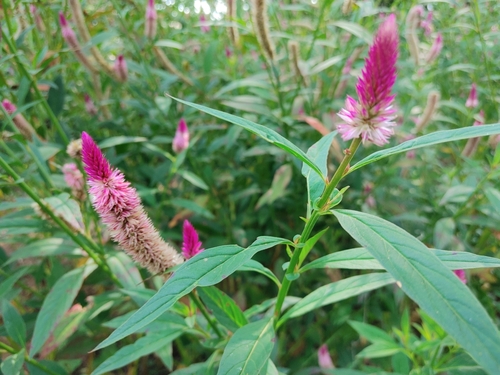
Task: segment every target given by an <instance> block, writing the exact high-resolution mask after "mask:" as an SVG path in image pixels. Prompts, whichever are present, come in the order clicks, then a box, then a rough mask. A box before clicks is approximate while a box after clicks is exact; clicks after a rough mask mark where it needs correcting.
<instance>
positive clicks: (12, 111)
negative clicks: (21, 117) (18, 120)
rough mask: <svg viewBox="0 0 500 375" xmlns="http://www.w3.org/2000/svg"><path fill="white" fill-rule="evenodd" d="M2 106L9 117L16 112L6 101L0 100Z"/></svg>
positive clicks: (8, 101) (10, 103)
mask: <svg viewBox="0 0 500 375" xmlns="http://www.w3.org/2000/svg"><path fill="white" fill-rule="evenodd" d="M2 106H3V108H4V109H5V110H6V111H7V113H8V114H9V115H11V114H13V113H14V112H15V111H17V107H16V106H15V105H14V104H13V103H12V102H11V101H10V100H8V99H4V100H2Z"/></svg>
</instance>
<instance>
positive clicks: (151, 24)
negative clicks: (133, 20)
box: [144, 0, 158, 39]
mask: <svg viewBox="0 0 500 375" xmlns="http://www.w3.org/2000/svg"><path fill="white" fill-rule="evenodd" d="M157 18H158V15H157V14H156V8H155V2H154V0H148V5H147V6H146V22H145V24H144V25H145V30H144V34H145V35H146V38H148V39H154V38H155V36H156V29H157Z"/></svg>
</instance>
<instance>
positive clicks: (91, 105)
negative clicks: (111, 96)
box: [85, 94, 97, 116]
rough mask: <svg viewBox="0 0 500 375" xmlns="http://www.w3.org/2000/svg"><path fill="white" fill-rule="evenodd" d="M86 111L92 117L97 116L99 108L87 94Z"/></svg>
mask: <svg viewBox="0 0 500 375" xmlns="http://www.w3.org/2000/svg"><path fill="white" fill-rule="evenodd" d="M85 110H86V111H87V113H88V114H89V115H91V116H95V115H97V108H96V106H95V105H94V102H93V101H92V99H90V96H89V95H88V94H85Z"/></svg>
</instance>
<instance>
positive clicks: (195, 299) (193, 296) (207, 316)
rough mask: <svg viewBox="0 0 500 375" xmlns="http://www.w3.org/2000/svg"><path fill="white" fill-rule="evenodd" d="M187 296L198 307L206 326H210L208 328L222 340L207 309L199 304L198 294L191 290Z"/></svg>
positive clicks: (215, 323) (201, 303)
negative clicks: (206, 323)
mask: <svg viewBox="0 0 500 375" xmlns="http://www.w3.org/2000/svg"><path fill="white" fill-rule="evenodd" d="M189 296H190V297H191V300H192V301H193V302H194V304H195V305H196V307H198V309H199V310H200V311H201V313H202V314H203V316H204V317H205V319H206V320H207V322H208V324H210V326H211V327H212V328H213V330H214V332H215V334H216V335H217V336H219V338H223V337H224V336H223V335H222V333H221V331H220V330H219V327H217V322H216V321H215V320H214V319H213V318H212V317H211V316H210V314H209V313H208V311H207V308H206V307H205V305H204V304H203V302H201V299H200V296H198V292H196V290H193V292H192V293H191V294H190V295H189Z"/></svg>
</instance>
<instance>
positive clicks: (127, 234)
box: [82, 132, 183, 274]
mask: <svg viewBox="0 0 500 375" xmlns="http://www.w3.org/2000/svg"><path fill="white" fill-rule="evenodd" d="M82 159H83V163H84V164H85V167H84V169H85V172H86V173H87V175H88V184H89V186H90V188H89V194H90V196H91V198H92V205H93V206H94V209H95V210H96V211H97V213H98V214H99V216H100V217H101V218H102V221H103V223H104V224H106V225H107V227H108V229H109V231H110V233H111V237H112V238H113V239H114V240H115V241H116V242H118V244H119V245H120V246H121V247H122V248H123V249H124V250H125V251H126V252H127V253H128V254H129V255H130V256H131V257H132V258H133V259H134V261H136V262H137V263H139V264H141V265H142V266H143V267H145V268H147V269H148V270H149V271H150V272H151V273H153V274H157V273H160V272H163V271H165V270H166V269H168V268H170V267H173V266H175V265H178V264H180V263H182V261H183V260H182V257H181V256H180V255H179V254H178V253H177V251H175V249H174V248H173V247H172V246H170V245H169V244H168V243H166V242H165V241H163V239H162V238H161V237H160V235H159V233H158V231H157V230H156V229H155V227H154V226H153V224H152V223H151V220H150V219H149V217H148V216H147V214H146V212H145V211H144V208H143V207H142V204H141V200H140V198H139V196H138V195H137V192H136V190H135V189H134V188H133V187H131V186H130V183H129V182H127V181H126V180H125V176H124V175H123V173H122V172H120V171H119V170H118V169H113V168H111V166H110V164H109V162H108V161H107V160H106V158H105V157H104V155H103V153H102V151H101V150H100V149H99V147H98V146H97V145H96V144H95V142H94V140H93V139H92V138H91V137H90V135H88V134H87V133H85V132H83V133H82Z"/></svg>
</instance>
